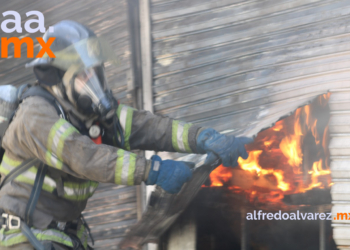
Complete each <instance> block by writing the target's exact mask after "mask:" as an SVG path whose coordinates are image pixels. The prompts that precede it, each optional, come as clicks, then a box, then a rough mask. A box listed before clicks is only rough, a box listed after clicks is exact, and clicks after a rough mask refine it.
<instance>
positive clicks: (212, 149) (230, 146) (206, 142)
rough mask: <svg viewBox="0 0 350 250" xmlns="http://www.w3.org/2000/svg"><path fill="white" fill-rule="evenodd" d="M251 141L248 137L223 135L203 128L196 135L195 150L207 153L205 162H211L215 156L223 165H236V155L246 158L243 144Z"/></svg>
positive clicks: (246, 154)
mask: <svg viewBox="0 0 350 250" xmlns="http://www.w3.org/2000/svg"><path fill="white" fill-rule="evenodd" d="M251 142H253V139H251V138H248V137H234V136H228V135H223V134H220V133H219V132H217V131H216V130H214V129H212V128H208V129H205V130H203V131H201V132H200V134H199V135H198V136H197V151H198V153H201V154H208V156H207V159H206V163H210V162H213V161H214V160H215V159H216V158H217V157H219V158H220V159H221V160H222V164H223V165H224V166H225V167H230V166H231V167H236V166H237V165H238V163H237V160H238V157H242V158H243V159H247V158H248V153H247V151H246V149H245V147H244V145H245V144H249V143H251Z"/></svg>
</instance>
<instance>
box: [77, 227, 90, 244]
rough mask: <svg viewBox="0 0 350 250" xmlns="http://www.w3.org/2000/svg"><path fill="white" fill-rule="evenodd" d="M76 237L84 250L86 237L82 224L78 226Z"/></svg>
mask: <svg viewBox="0 0 350 250" xmlns="http://www.w3.org/2000/svg"><path fill="white" fill-rule="evenodd" d="M77 236H78V238H79V239H80V242H81V243H82V244H83V246H84V249H86V248H87V240H88V237H87V233H86V231H85V226H84V225H83V224H81V225H80V228H79V230H78V232H77Z"/></svg>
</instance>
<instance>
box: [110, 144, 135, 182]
mask: <svg viewBox="0 0 350 250" xmlns="http://www.w3.org/2000/svg"><path fill="white" fill-rule="evenodd" d="M117 154H118V158H117V162H116V168H115V183H116V184H118V185H130V186H131V185H134V174H135V167H136V158H137V155H136V154H134V153H130V152H127V151H124V150H122V149H119V150H118V152H117Z"/></svg>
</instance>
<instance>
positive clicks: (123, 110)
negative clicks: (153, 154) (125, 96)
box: [117, 104, 135, 150]
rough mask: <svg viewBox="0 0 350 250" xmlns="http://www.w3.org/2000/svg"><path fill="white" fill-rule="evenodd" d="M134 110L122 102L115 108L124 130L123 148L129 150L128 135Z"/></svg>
mask: <svg viewBox="0 0 350 250" xmlns="http://www.w3.org/2000/svg"><path fill="white" fill-rule="evenodd" d="M134 110H135V109H133V108H131V107H128V106H126V105H123V104H120V105H119V106H118V110H117V116H118V119H119V121H120V125H121V126H122V128H123V131H124V141H125V144H124V148H125V149H127V150H130V135H131V128H132V117H133V113H134Z"/></svg>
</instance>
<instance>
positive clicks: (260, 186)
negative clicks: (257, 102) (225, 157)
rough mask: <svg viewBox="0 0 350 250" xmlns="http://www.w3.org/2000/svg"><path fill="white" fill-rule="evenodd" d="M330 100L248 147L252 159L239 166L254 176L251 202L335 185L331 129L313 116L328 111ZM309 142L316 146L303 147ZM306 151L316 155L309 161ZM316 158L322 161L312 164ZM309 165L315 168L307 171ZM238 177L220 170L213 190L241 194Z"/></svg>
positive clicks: (321, 100)
mask: <svg viewBox="0 0 350 250" xmlns="http://www.w3.org/2000/svg"><path fill="white" fill-rule="evenodd" d="M329 97H330V93H328V94H324V95H321V96H319V97H318V98H317V100H315V101H314V102H313V103H311V104H310V105H307V106H304V107H302V108H298V109H297V110H296V111H295V113H294V114H293V115H291V116H289V117H287V118H285V119H283V120H280V121H278V122H276V124H275V125H274V126H273V127H272V128H269V129H266V130H264V131H262V132H260V133H259V134H258V135H257V137H256V138H255V141H254V143H252V144H249V145H247V151H248V153H249V156H248V158H247V159H246V160H244V159H242V158H239V159H238V164H239V167H240V168H241V169H243V170H245V171H246V173H247V175H249V176H251V178H247V180H248V181H250V182H251V185H250V186H249V185H248V187H249V188H250V189H248V190H246V189H245V191H244V192H246V193H247V192H248V193H249V196H250V198H249V199H250V200H254V199H260V200H261V201H270V202H278V201H280V200H281V199H282V198H283V197H284V194H292V193H297V192H305V191H307V190H310V189H313V188H326V187H330V186H331V185H332V183H331V178H330V170H329V150H328V143H329V131H328V125H327V126H325V127H322V124H318V119H317V114H316V113H314V112H313V110H314V109H315V107H316V106H318V107H317V110H318V111H319V110H320V109H321V108H325V107H326V106H327V105H328V100H329ZM325 110H328V109H326V108H325ZM305 138H308V139H307V140H306V141H309V140H310V138H313V140H314V145H308V144H306V145H303V144H304V142H305ZM305 147H313V151H312V152H313V154H316V155H312V156H308V157H307V158H305V156H304V153H305V152H307V151H305V152H303V150H304V149H303V148H305ZM315 150H316V151H317V153H315V152H314V151H315ZM315 156H318V157H319V158H318V160H316V161H314V162H309V161H310V160H311V158H310V157H315ZM309 158H310V159H309ZM312 159H314V158H312ZM304 160H305V161H306V162H303V161H304ZM308 165H310V166H311V165H312V168H311V169H307V168H308V167H307V166H308ZM234 174H235V169H234V168H226V167H223V166H220V167H218V168H217V169H215V170H214V171H213V172H212V173H211V175H210V180H211V186H215V187H226V188H228V189H230V190H236V191H237V190H239V189H240V186H239V185H238V186H237V185H235V184H237V183H235V181H236V182H237V180H235V178H233V177H234ZM236 179H237V177H236ZM244 181H245V180H244ZM238 184H239V183H238ZM241 190H243V188H242V187H241ZM253 197H254V198H253Z"/></svg>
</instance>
